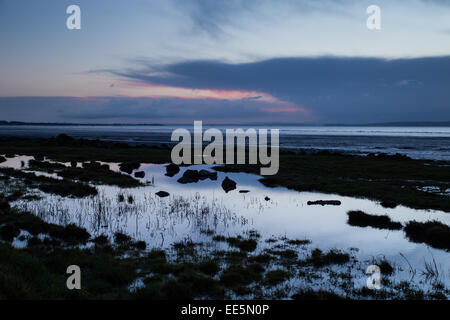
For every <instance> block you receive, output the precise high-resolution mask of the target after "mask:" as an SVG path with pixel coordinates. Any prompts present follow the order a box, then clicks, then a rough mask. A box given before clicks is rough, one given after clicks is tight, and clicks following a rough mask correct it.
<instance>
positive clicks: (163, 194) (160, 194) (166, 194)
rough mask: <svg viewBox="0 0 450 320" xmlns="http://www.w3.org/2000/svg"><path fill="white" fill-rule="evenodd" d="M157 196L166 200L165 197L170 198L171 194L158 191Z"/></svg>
mask: <svg viewBox="0 0 450 320" xmlns="http://www.w3.org/2000/svg"><path fill="white" fill-rule="evenodd" d="M156 195H157V196H158V197H160V198H165V197H168V196H169V195H170V193H168V192H166V191H158V192H157V193H156Z"/></svg>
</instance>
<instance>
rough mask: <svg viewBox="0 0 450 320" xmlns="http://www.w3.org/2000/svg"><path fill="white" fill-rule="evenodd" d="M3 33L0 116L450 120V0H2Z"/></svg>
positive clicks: (109, 119) (168, 120)
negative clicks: (371, 25) (372, 16)
mask: <svg viewBox="0 0 450 320" xmlns="http://www.w3.org/2000/svg"><path fill="white" fill-rule="evenodd" d="M69 5H78V6H79V7H80V8H81V29H80V30H69V29H68V28H67V27H66V20H67V18H68V17H69V15H68V14H67V13H66V9H67V7H68V6H69ZM370 5H378V6H379V7H380V9H381V29H380V30H370V29H368V28H367V26H366V20H367V18H368V17H369V14H368V13H367V12H366V9H367V7H368V6H370ZM0 41H1V47H0V48H1V50H0V120H9V121H30V122H77V123H118V122H120V123H191V122H192V121H194V120H202V121H204V122H206V123H208V122H209V123H269V122H270V123H303V124H321V123H342V124H352V123H374V122H397V121H450V103H449V101H450V90H449V88H450V0H397V1H394V0H371V1H365V0H333V1H332V0H323V1H321V0H128V1H108V0H95V1H92V0H82V1H76V0H40V1H27V0H0Z"/></svg>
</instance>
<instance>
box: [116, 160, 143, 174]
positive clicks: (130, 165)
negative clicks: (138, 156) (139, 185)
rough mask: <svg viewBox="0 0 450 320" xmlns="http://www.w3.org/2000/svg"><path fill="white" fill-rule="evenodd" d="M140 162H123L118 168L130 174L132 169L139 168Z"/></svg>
mask: <svg viewBox="0 0 450 320" xmlns="http://www.w3.org/2000/svg"><path fill="white" fill-rule="evenodd" d="M140 166H141V164H140V163H139V162H124V163H121V164H120V165H119V169H120V171H122V172H126V173H128V174H131V173H132V172H133V170H136V169H139V167H140Z"/></svg>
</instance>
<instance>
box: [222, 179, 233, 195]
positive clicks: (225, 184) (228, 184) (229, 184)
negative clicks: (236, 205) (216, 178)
mask: <svg viewBox="0 0 450 320" xmlns="http://www.w3.org/2000/svg"><path fill="white" fill-rule="evenodd" d="M222 189H223V190H225V192H226V193H228V192H229V191H231V190H234V189H236V182H235V181H233V180H231V179H230V178H228V177H225V179H224V180H223V181H222Z"/></svg>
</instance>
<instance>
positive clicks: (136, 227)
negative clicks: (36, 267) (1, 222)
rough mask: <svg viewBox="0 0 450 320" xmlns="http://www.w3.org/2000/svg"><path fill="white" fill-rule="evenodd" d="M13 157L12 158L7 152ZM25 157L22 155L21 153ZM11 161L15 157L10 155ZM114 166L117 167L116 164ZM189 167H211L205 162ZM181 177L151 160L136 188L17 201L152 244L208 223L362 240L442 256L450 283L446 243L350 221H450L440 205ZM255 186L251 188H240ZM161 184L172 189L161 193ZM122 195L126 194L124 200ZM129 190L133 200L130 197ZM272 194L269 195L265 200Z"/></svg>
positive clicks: (398, 256) (238, 177)
mask: <svg viewBox="0 0 450 320" xmlns="http://www.w3.org/2000/svg"><path fill="white" fill-rule="evenodd" d="M8 161H10V159H9V160H8ZM21 161H22V160H21ZM9 163H11V162H9ZM111 168H112V169H114V170H118V168H117V165H114V164H113V165H111ZM189 168H190V169H195V170H200V169H210V168H209V167H208V166H205V165H198V166H191V167H189ZM187 169H188V168H181V170H180V172H179V173H178V174H177V175H175V176H174V177H167V176H165V175H164V174H165V167H164V166H163V165H155V164H144V165H142V166H141V168H140V169H139V170H140V171H145V177H146V178H144V179H143V180H144V181H146V180H149V181H151V180H152V179H154V185H152V186H144V187H139V188H132V189H120V188H118V187H112V186H97V188H98V190H99V194H98V195H97V196H94V197H88V198H84V199H70V198H61V197H59V196H54V195H45V196H44V197H43V198H42V199H40V200H33V201H18V202H16V203H15V204H14V205H15V206H17V207H20V208H21V209H23V210H27V211H30V212H33V213H34V214H36V215H38V216H39V217H41V218H43V219H44V220H46V221H48V222H53V223H58V224H68V223H71V222H73V223H76V224H78V225H80V226H83V227H85V228H86V229H88V231H89V232H91V233H92V234H93V235H99V234H108V235H112V234H113V233H114V232H116V231H122V232H126V233H128V234H130V235H132V236H133V237H135V238H136V239H138V240H144V241H146V242H147V243H148V245H149V246H150V247H169V246H170V245H171V244H172V243H173V242H175V241H181V240H183V239H185V238H187V237H189V238H191V239H192V240H193V241H196V242H201V241H205V240H207V239H210V237H208V236H207V235H205V232H204V231H205V230H214V231H215V233H216V234H223V235H236V234H242V233H243V232H245V231H248V230H251V229H255V230H257V231H258V232H259V233H261V234H262V236H263V239H267V238H269V237H272V236H275V237H280V236H286V237H288V238H290V239H309V240H311V241H312V246H314V247H319V248H321V249H323V250H327V249H332V248H339V249H343V250H348V249H350V248H358V249H359V251H358V253H357V256H358V258H360V259H361V260H367V261H370V260H372V259H373V258H374V257H379V256H384V257H386V258H387V259H388V260H389V261H393V263H394V264H398V265H401V266H404V270H407V269H408V266H409V265H412V266H413V267H414V268H417V269H418V270H421V269H423V268H424V262H426V261H432V260H433V259H435V260H436V262H437V264H438V267H439V269H440V270H441V271H442V274H443V275H444V277H445V278H444V282H445V283H447V284H448V283H449V276H450V274H449V270H450V259H449V253H448V252H445V251H444V250H437V249H433V248H429V247H428V246H427V245H425V244H417V243H411V242H409V241H408V240H407V239H406V238H405V235H404V232H403V231H389V230H380V229H374V228H370V227H367V228H359V227H353V226H350V225H348V224H347V212H348V211H349V210H362V211H365V212H367V213H369V214H375V215H384V214H386V215H389V217H390V218H391V219H392V220H393V221H398V222H401V223H403V224H404V223H406V222H408V221H410V220H416V221H421V222H423V221H428V220H437V221H440V222H442V223H444V224H447V225H449V224H450V215H449V214H447V213H444V212H441V211H432V210H414V209H410V208H406V207H403V206H398V207H397V208H394V209H386V208H383V207H382V206H380V205H379V204H378V203H377V202H374V201H369V200H366V199H357V198H352V197H342V196H338V195H327V194H322V193H313V192H296V191H292V190H287V189H285V188H266V187H264V186H263V185H262V184H261V183H260V182H259V181H258V179H259V178H260V177H258V176H256V175H250V174H245V173H223V172H218V179H217V181H211V180H209V179H207V180H204V181H200V182H198V183H192V184H180V183H177V180H178V178H180V177H181V176H182V175H183V173H184V171H185V170H187ZM226 176H228V177H229V178H231V179H233V180H234V181H236V182H237V189H236V190H234V191H231V192H229V193H225V192H224V191H223V189H222V188H221V182H222V181H223V179H224V178H225V177H226ZM239 190H249V191H250V192H249V193H239ZM158 191H167V192H169V193H170V196H169V197H166V198H160V197H158V196H157V195H156V193H157V192H158ZM119 195H123V199H124V200H123V201H121V200H120V198H121V197H119ZM129 196H131V197H132V203H129V202H128V198H129ZM266 196H268V197H269V198H270V200H268V201H266V200H265V197H266ZM312 200H339V201H341V202H342V204H341V205H340V206H308V205H307V202H308V201H312Z"/></svg>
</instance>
